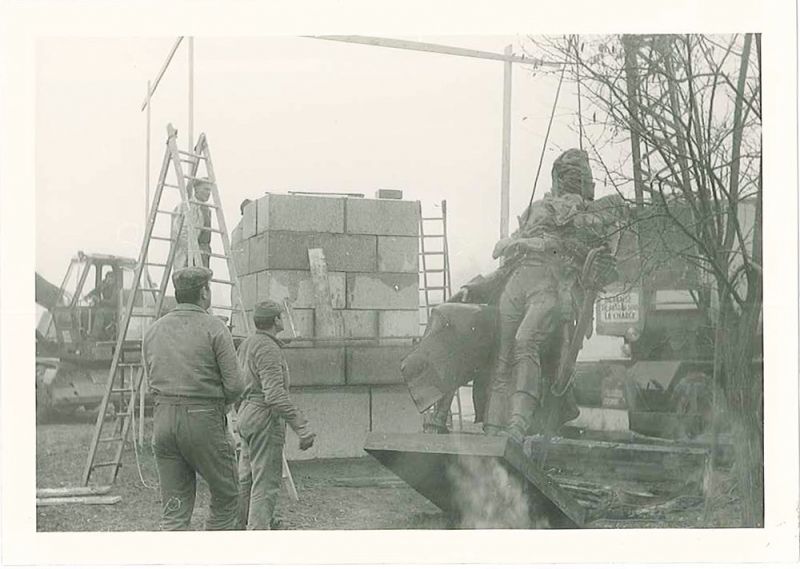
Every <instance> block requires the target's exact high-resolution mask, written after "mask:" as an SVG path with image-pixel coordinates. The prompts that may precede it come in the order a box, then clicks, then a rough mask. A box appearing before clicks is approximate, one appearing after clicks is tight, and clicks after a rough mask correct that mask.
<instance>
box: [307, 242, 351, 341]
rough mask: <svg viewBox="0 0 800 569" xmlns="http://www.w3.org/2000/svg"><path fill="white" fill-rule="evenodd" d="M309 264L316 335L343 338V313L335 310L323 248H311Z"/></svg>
mask: <svg viewBox="0 0 800 569" xmlns="http://www.w3.org/2000/svg"><path fill="white" fill-rule="evenodd" d="M308 264H309V266H310V267H311V282H312V284H313V286H314V318H315V328H316V331H315V334H314V335H315V336H321V337H324V338H341V337H342V336H344V323H343V321H342V316H341V314H339V313H337V312H335V311H334V310H333V302H332V301H331V286H330V283H329V282H328V265H327V264H326V262H325V252H324V251H323V250H322V249H309V250H308Z"/></svg>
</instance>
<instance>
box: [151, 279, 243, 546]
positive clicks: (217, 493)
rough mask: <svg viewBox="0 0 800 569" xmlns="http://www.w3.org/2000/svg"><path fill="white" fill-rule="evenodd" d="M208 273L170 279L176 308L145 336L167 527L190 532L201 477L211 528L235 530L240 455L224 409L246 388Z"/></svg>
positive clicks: (164, 526) (163, 524) (163, 522)
mask: <svg viewBox="0 0 800 569" xmlns="http://www.w3.org/2000/svg"><path fill="white" fill-rule="evenodd" d="M211 276H212V272H211V270H210V269H207V268H205V267H188V268H185V269H180V270H178V271H176V272H175V273H174V274H173V276H172V283H173V285H174V286H175V299H176V300H177V301H178V305H177V306H176V307H175V308H174V309H173V310H172V311H170V312H169V313H167V314H166V315H164V316H163V317H161V318H159V319H158V320H157V321H156V322H155V323H154V324H153V325H152V326H150V328H149V329H148V330H147V332H146V333H145V336H144V340H143V342H142V357H143V360H144V365H145V369H146V371H147V374H148V377H149V380H150V388H151V390H152V392H153V394H154V395H155V402H156V407H155V412H154V416H153V452H154V454H155V457H156V467H157V468H158V478H159V482H160V485H161V508H162V510H161V529H164V530H182V529H188V528H189V523H190V521H191V518H192V511H193V510H194V502H195V495H196V483H197V482H196V481H197V474H200V476H202V477H203V479H204V480H205V481H206V482H207V483H208V487H209V490H210V491H211V505H210V513H209V516H208V519H207V521H206V526H205V529H207V530H227V529H236V528H237V525H238V514H237V512H238V493H239V492H238V484H237V467H236V454H235V449H234V448H233V445H232V443H231V441H230V439H229V438H228V430H227V428H226V416H225V408H226V406H227V405H229V404H231V403H233V402H234V401H236V400H237V399H238V398H239V397H240V395H241V393H242V390H243V389H244V385H243V383H242V378H241V372H240V370H239V364H238V362H237V361H236V349H235V348H234V345H233V339H232V338H231V334H230V332H229V331H228V329H227V328H226V327H225V324H224V323H223V322H222V321H221V320H220V319H219V318H216V317H215V316H213V315H211V314H209V313H208V312H207V310H208V308H209V307H210V306H211V289H210V288H209V281H210V279H211Z"/></svg>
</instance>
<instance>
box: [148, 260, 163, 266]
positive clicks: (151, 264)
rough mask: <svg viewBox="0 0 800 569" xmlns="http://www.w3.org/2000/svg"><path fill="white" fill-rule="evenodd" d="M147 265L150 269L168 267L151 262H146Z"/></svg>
mask: <svg viewBox="0 0 800 569" xmlns="http://www.w3.org/2000/svg"><path fill="white" fill-rule="evenodd" d="M145 265H147V266H148V267H166V266H167V264H166V263H151V262H150V261H148V262H146V263H145Z"/></svg>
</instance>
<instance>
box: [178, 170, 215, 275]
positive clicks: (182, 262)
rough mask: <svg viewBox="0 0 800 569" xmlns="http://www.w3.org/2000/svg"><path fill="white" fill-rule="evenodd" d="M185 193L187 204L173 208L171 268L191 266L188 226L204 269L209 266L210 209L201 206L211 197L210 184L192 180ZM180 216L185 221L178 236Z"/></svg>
mask: <svg viewBox="0 0 800 569" xmlns="http://www.w3.org/2000/svg"><path fill="white" fill-rule="evenodd" d="M186 193H187V194H188V196H189V200H190V201H189V203H188V204H185V203H183V202H181V203H179V204H178V205H177V206H175V210H174V215H173V219H172V238H173V239H174V238H175V237H176V235H177V236H178V239H177V241H176V243H175V260H174V261H173V268H174V269H175V270H178V269H182V268H184V267H188V266H189V265H191V264H193V263H192V262H190V260H189V255H190V252H191V251H190V249H191V248H190V247H189V237H188V233H189V231H188V227H189V224H191V225H192V226H193V227H194V228H195V235H196V237H197V244H196V247H197V249H198V250H199V252H200V258H201V261H202V264H203V266H204V267H208V266H209V260H210V257H211V231H210V226H211V209H210V208H209V207H208V206H207V205H203V204H204V203H206V202H207V201H208V199H209V197H210V196H211V182H210V181H209V180H208V179H207V178H202V179H199V180H192V181H191V182H190V183H188V184H187V187H186ZM192 202H195V203H192ZM198 202H202V203H198ZM180 214H183V215H184V216H185V219H184V221H183V225H182V226H181V230H180V234H178V227H179V218H180Z"/></svg>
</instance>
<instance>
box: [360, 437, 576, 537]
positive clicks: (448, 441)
mask: <svg viewBox="0 0 800 569" xmlns="http://www.w3.org/2000/svg"><path fill="white" fill-rule="evenodd" d="M364 450H365V451H367V452H368V453H369V454H370V455H372V456H373V457H375V458H376V459H377V460H378V461H380V463H381V464H383V465H384V466H385V467H386V468H388V469H389V470H391V471H392V472H394V473H395V474H396V475H397V476H399V477H400V478H402V479H403V480H404V481H405V482H407V483H408V484H409V485H410V486H411V487H412V488H414V489H415V490H416V491H417V492H419V493H420V494H422V495H423V496H425V497H426V498H427V499H428V500H430V501H431V502H433V503H434V504H436V505H437V506H438V507H439V508H441V509H442V510H443V511H445V512H447V513H448V514H449V515H451V516H452V517H453V519H454V520H456V522H457V524H458V526H459V527H465V528H548V527H549V528H580V527H583V526H584V525H585V522H586V511H585V509H584V508H583V507H582V506H581V505H580V504H578V503H577V502H576V501H575V499H574V498H572V497H571V496H570V495H569V494H567V492H566V491H565V490H563V489H562V488H561V487H560V486H559V485H558V484H557V483H556V482H555V481H553V480H552V479H551V478H550V477H549V476H548V475H547V474H545V473H544V472H543V471H542V470H541V469H540V468H539V467H538V466H537V465H536V464H535V462H534V461H533V460H531V459H529V458H528V457H526V456H525V454H524V453H523V449H522V447H521V446H520V445H518V444H517V443H515V442H514V441H511V440H509V439H507V438H505V437H490V436H484V435H466V434H449V435H433V434H422V433H415V434H387V433H370V434H369V436H368V437H367V441H366V443H365V445H364Z"/></svg>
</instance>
